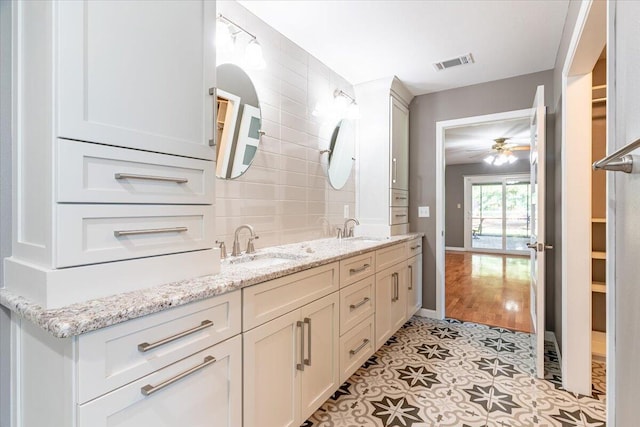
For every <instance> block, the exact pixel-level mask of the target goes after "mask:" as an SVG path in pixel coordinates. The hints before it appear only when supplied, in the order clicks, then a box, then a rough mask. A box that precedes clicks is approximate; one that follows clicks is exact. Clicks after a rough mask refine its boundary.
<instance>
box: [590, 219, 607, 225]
mask: <svg viewBox="0 0 640 427" xmlns="http://www.w3.org/2000/svg"><path fill="white" fill-rule="evenodd" d="M591 222H594V223H596V222H597V223H603V224H606V223H607V219H606V218H591Z"/></svg>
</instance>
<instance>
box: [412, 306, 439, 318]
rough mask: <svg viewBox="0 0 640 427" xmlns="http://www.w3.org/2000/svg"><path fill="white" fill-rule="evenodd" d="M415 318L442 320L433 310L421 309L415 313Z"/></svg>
mask: <svg viewBox="0 0 640 427" xmlns="http://www.w3.org/2000/svg"><path fill="white" fill-rule="evenodd" d="M416 316H420V317H427V318H429V319H438V320H442V319H441V318H440V317H438V314H437V312H436V311H435V310H429V309H427V308H421V309H420V310H418V311H417V312H416Z"/></svg>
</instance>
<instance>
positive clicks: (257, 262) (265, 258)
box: [229, 253, 304, 268]
mask: <svg viewBox="0 0 640 427" xmlns="http://www.w3.org/2000/svg"><path fill="white" fill-rule="evenodd" d="M302 258H304V256H302V255H294V254H287V253H263V254H251V255H243V256H241V257H239V258H234V259H232V260H230V261H229V264H231V265H237V266H242V267H247V268H264V267H273V266H276V265H280V264H285V263H287V262H291V261H297V260H300V259H302Z"/></svg>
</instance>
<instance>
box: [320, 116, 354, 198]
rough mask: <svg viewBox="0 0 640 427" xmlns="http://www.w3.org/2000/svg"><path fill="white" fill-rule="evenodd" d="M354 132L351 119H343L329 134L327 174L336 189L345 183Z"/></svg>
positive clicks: (351, 160)
mask: <svg viewBox="0 0 640 427" xmlns="http://www.w3.org/2000/svg"><path fill="white" fill-rule="evenodd" d="M355 145H356V133H355V123H354V121H353V120H349V119H343V120H340V121H339V122H338V124H337V125H336V127H335V129H334V130H333V134H332V135H331V145H330V146H329V150H330V151H329V167H328V169H327V175H328V176H329V182H330V183H331V186H332V187H333V188H335V189H336V190H339V189H341V188H342V187H344V185H345V184H346V183H347V180H348V179H349V175H351V169H352V168H353V161H354V160H355V159H354V155H355Z"/></svg>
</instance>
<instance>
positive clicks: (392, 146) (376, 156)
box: [355, 77, 413, 237]
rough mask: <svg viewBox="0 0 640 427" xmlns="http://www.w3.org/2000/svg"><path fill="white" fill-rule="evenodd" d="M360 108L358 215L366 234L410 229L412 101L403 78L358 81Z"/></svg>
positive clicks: (359, 230) (376, 234)
mask: <svg viewBox="0 0 640 427" xmlns="http://www.w3.org/2000/svg"><path fill="white" fill-rule="evenodd" d="M355 91H356V99H357V102H358V105H359V107H360V119H359V120H358V140H359V147H358V153H357V156H356V157H357V159H356V160H357V165H358V179H357V184H356V185H357V187H358V191H357V196H356V197H357V199H356V200H357V204H356V215H357V217H358V219H359V220H360V226H359V227H357V232H358V233H359V234H361V235H367V236H380V237H388V236H394V235H398V234H404V233H407V232H408V231H409V108H408V107H409V103H410V102H411V100H412V99H413V95H411V93H410V92H409V91H408V90H407V88H405V87H404V85H403V84H402V82H400V80H398V78H397V77H393V78H385V79H381V80H375V81H372V82H368V83H363V84H360V85H357V86H355Z"/></svg>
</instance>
